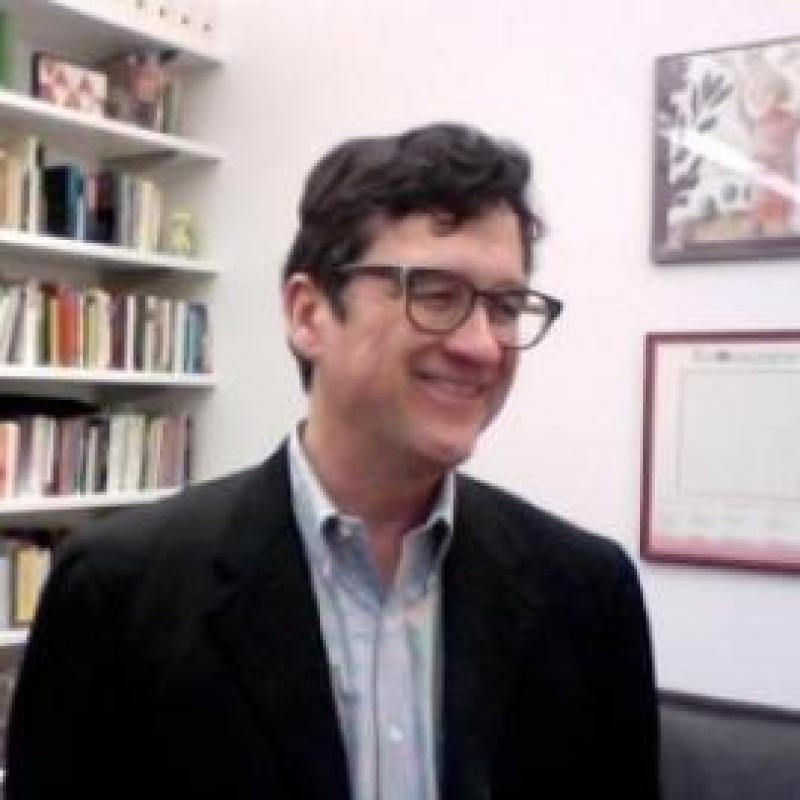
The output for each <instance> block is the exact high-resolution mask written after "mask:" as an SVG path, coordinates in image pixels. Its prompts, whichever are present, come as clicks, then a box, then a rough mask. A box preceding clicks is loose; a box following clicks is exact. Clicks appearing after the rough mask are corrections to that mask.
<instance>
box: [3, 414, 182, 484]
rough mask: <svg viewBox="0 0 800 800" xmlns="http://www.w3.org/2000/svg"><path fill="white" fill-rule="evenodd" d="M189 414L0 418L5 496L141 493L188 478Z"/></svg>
mask: <svg viewBox="0 0 800 800" xmlns="http://www.w3.org/2000/svg"><path fill="white" fill-rule="evenodd" d="M190 451H191V417H190V416H189V415H188V414H186V413H180V414H176V415H171V416H170V415H161V414H145V413H141V412H135V411H107V412H100V413H97V414H92V415H87V416H69V417H53V416H48V415H45V414H31V415H23V416H19V417H16V418H14V419H6V420H5V421H3V422H0V498H6V499H8V498H13V497H50V496H69V495H81V494H95V493H118V492H140V491H147V490H153V489H163V488H169V487H178V486H182V485H184V484H185V483H186V482H187V481H188V479H189V471H190V463H191V459H190Z"/></svg>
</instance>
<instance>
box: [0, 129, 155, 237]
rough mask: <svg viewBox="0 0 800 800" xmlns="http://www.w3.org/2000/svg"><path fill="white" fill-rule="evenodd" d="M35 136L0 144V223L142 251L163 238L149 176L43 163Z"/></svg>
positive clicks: (8, 140)
mask: <svg viewBox="0 0 800 800" xmlns="http://www.w3.org/2000/svg"><path fill="white" fill-rule="evenodd" d="M45 158H46V156H45V150H44V146H43V145H42V143H41V141H40V140H39V138H38V137H36V136H33V135H23V136H15V137H12V138H10V139H7V140H5V141H4V142H3V143H2V144H0V225H2V226H4V227H7V228H12V229H14V230H21V231H26V232H28V233H45V234H49V235H52V236H61V237H66V238H69V239H77V240H81V241H87V242H95V243H98V244H114V245H120V246H122V247H129V248H132V249H134V250H138V251H140V252H144V253H150V252H155V251H157V250H158V249H159V245H160V241H161V227H162V226H161V219H162V215H163V197H162V191H161V189H160V187H159V186H158V185H157V184H156V183H154V182H153V181H151V180H148V179H146V178H142V177H140V176H137V175H132V174H129V173H126V172H119V171H115V170H110V169H100V170H97V171H93V172H92V171H85V170H83V169H82V168H81V167H79V166H78V165H77V164H59V165H53V166H45Z"/></svg>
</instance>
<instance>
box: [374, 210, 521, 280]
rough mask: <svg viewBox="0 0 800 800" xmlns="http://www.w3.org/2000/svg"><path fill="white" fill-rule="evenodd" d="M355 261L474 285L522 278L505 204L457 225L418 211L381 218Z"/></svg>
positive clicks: (515, 226) (514, 224) (517, 237)
mask: <svg viewBox="0 0 800 800" xmlns="http://www.w3.org/2000/svg"><path fill="white" fill-rule="evenodd" d="M361 260H362V261H364V262H365V263H367V262H370V261H371V262H373V263H391V264H402V265H405V266H422V267H438V268H442V269H451V270H454V271H456V272H459V273H461V274H463V275H465V276H467V277H470V278H472V279H474V280H478V281H480V282H495V281H506V280H508V281H515V282H519V280H520V279H521V278H523V279H524V276H525V270H524V251H523V247H522V233H521V228H520V224H519V220H518V219H517V215H516V214H515V213H514V212H513V211H512V210H511V209H510V208H509V207H507V206H505V205H503V206H497V207H495V208H492V209H489V210H487V211H486V212H484V213H482V214H481V215H479V216H476V217H470V218H468V219H465V220H464V221H462V222H461V223H459V224H458V225H457V226H453V225H452V224H449V223H448V220H447V219H446V217H443V216H442V215H439V214H432V213H422V212H417V213H414V214H409V215H408V216H406V217H402V218H401V219H396V220H392V219H385V220H381V221H379V222H378V223H377V224H376V227H375V231H374V234H373V237H372V242H371V244H370V245H369V247H368V248H367V250H366V252H365V253H364V255H363V256H362V258H361Z"/></svg>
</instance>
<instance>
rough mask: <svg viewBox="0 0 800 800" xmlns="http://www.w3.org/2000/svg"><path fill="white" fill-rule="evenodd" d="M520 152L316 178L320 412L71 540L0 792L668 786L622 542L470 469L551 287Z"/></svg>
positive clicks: (458, 134) (299, 319) (304, 287)
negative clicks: (251, 464) (279, 440)
mask: <svg viewBox="0 0 800 800" xmlns="http://www.w3.org/2000/svg"><path fill="white" fill-rule="evenodd" d="M528 174H529V165H528V160H527V157H526V156H525V155H524V154H523V153H522V152H521V151H519V150H518V149H517V148H516V147H513V146H511V145H507V144H503V143H499V142H496V141H494V140H492V139H490V138H488V137H487V136H485V135H484V134H482V133H480V132H478V131H476V130H472V129H469V128H466V127H461V126H457V125H434V126H430V127H426V128H421V129H417V130H412V131H410V132H408V133H405V134H403V135H401V136H396V137H386V138H373V139H358V140H354V141H350V142H347V143H345V144H343V145H341V146H340V147H338V148H336V149H335V150H333V151H332V152H331V153H330V154H328V155H327V156H326V157H325V158H323V159H322V161H321V162H320V163H319V164H318V165H317V166H316V167H315V169H314V170H313V172H312V173H311V175H310V177H309V179H308V182H307V185H306V189H305V193H304V196H303V199H302V202H301V206H300V229H299V232H298V234H297V237H296V240H295V243H294V245H293V247H292V249H291V252H290V254H289V257H288V260H287V264H286V268H285V273H284V305H285V313H286V320H287V332H288V339H289V344H290V346H291V349H292V351H293V353H294V354H295V356H296V357H297V359H298V362H299V365H300V372H301V376H302V379H303V383H304V386H305V387H306V389H307V392H308V400H309V407H308V415H307V418H306V420H305V421H304V422H303V423H302V424H301V425H300V426H299V427H298V429H297V430H296V431H293V432H292V434H291V435H290V437H289V440H288V442H287V443H285V444H284V445H283V446H282V447H281V448H280V449H279V450H278V451H277V452H276V453H275V454H273V455H272V456H271V457H270V458H269V459H268V460H267V461H266V462H265V463H264V464H263V465H261V466H259V467H257V468H255V469H251V470H247V471H245V472H243V473H241V474H238V475H234V476H232V477H228V478H225V479H222V480H218V481H214V482H211V483H208V484H206V485H202V486H197V487H194V488H192V489H189V490H188V491H186V492H184V493H183V495H181V496H180V497H178V498H176V499H173V500H170V501H168V502H166V503H163V504H158V505H154V506H152V507H150V508H145V509H139V510H135V511H131V512H126V513H125V514H122V515H119V516H116V517H113V518H112V519H110V520H109V521H107V522H101V523H99V524H98V525H97V526H96V527H95V528H94V530H92V531H89V532H87V533H86V534H83V535H80V536H76V537H75V538H74V539H73V540H72V541H71V542H70V543H69V544H68V545H67V546H66V547H65V549H64V550H63V552H62V553H61V556H60V558H59V561H58V565H57V566H56V568H55V570H54V572H53V575H52V577H51V580H50V581H49V584H48V587H47V589H46V592H45V594H44V597H43V600H42V604H41V608H40V613H39V615H38V619H37V621H36V624H35V626H34V629H33V632H32V636H31V639H30V643H29V648H28V652H27V658H26V662H25V665H24V668H23V671H22V675H21V679H20V682H19V688H18V693H17V696H16V700H15V703H14V709H13V719H12V730H11V735H10V769H9V776H8V786H7V790H8V796H9V797H10V798H11V800H15V798H23V797H24V798H51V797H52V798H55V797H57V796H58V797H74V798H99V797H107V796H113V797H117V798H119V797H124V798H128V797H131V798H133V797H137V798H146V797H148V798H149V797H164V798H181V799H184V798H212V797H213V798H218V797H223V796H224V797H232V798H253V799H254V800H255V798H259V800H265V799H266V798H269V799H270V800H275V798H282V799H283V798H285V800H305V799H306V798H309V799H312V798H319V799H320V800H322V799H323V798H324V799H325V800H335V799H336V798H342V800H343V799H344V798H354V799H355V800H418V799H419V800H431V798H436V797H441V798H446V799H447V800H471V799H474V800H478V798H483V799H484V800H488V798H493V799H494V800H498V799H500V798H529V797H541V798H559V799H563V798H575V799H576V800H578V798H580V799H581V800H585V798H588V797H601V796H602V797H614V798H616V799H617V800H619V798H630V799H631V800H647V798H653V797H655V796H656V794H657V791H656V782H657V779H656V739H657V736H656V717H655V702H654V689H653V673H652V665H651V657H650V649H649V642H648V633H647V625H646V618H645V613H644V609H643V606H642V600H641V596H640V592H639V588H638V583H637V579H636V576H635V572H634V569H633V567H632V565H631V563H630V562H629V560H628V559H627V558H626V557H625V556H624V554H623V553H622V551H621V550H620V548H619V547H618V546H616V545H615V544H612V543H611V542H608V541H606V540H603V539H600V538H598V537H595V536H593V535H590V534H587V533H584V532H581V531H579V530H577V529H575V528H574V527H573V526H571V525H570V524H568V523H566V522H563V521H561V520H559V519H557V518H555V517H553V516H551V515H549V514H547V513H545V512H543V511H541V510H538V509H536V508H534V507H533V506H531V505H528V504H527V503H525V502H523V501H522V500H519V499H516V498H514V497H512V496H510V495H508V494H506V493H504V492H501V491H500V490H498V489H495V488H491V487H489V486H487V485H485V484H482V483H479V482H477V481H474V480H470V479H468V478H466V477H461V476H457V475H456V474H455V472H454V469H455V467H456V466H457V465H458V464H460V463H462V462H463V461H464V460H465V459H466V458H467V457H468V456H469V455H470V453H471V451H472V449H473V447H474V445H475V442H476V440H477V437H478V436H479V434H480V432H481V431H482V430H483V429H484V428H485V427H486V426H487V425H488V424H489V422H490V421H491V420H492V419H493V418H494V416H495V415H496V414H497V413H498V412H499V410H500V408H501V406H502V405H503V401H504V400H505V397H506V394H507V393H508V390H509V388H510V386H511V383H512V379H513V377H514V372H515V369H516V366H517V362H518V359H519V358H520V354H521V352H522V351H523V350H524V349H525V348H526V347H528V346H531V345H534V344H536V343H537V342H538V341H539V339H540V338H541V337H542V336H543V335H544V333H545V332H546V331H547V329H548V327H549V326H550V324H551V323H552V322H553V321H554V319H555V318H556V317H557V315H558V313H559V310H560V303H559V302H558V301H557V300H555V299H553V298H550V297H548V296H546V295H544V294H541V293H539V292H537V291H535V290H533V289H530V288H528V279H529V277H530V272H531V261H532V258H531V242H532V240H533V239H534V238H535V236H536V234H537V232H538V229H539V227H540V226H539V223H538V220H537V219H536V217H535V216H534V215H533V214H532V213H531V212H530V210H529V208H528V206H527V204H526V201H525V189H526V184H527V180H528Z"/></svg>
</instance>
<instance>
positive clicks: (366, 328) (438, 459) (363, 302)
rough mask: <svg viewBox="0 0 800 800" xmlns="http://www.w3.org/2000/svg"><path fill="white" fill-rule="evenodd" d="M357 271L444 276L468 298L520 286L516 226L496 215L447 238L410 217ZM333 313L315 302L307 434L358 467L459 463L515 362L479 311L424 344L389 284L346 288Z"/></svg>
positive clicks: (386, 234)
mask: <svg viewBox="0 0 800 800" xmlns="http://www.w3.org/2000/svg"><path fill="white" fill-rule="evenodd" d="M359 263H363V264H397V265H405V266H416V267H434V268H438V269H447V270H451V271H453V272H456V273H458V274H460V275H462V276H464V277H465V278H467V279H468V280H469V281H471V282H472V283H473V284H474V285H475V286H477V287H478V288H491V287H508V286H520V285H524V284H525V283H526V279H525V274H524V269H523V250H522V242H521V237H520V228H519V223H518V221H517V217H516V215H515V214H514V213H513V212H512V211H511V210H510V209H509V208H508V207H506V206H500V207H498V208H497V209H495V210H492V211H487V212H486V213H485V214H484V215H482V216H480V217H478V218H476V219H473V220H468V221H466V222H464V223H463V224H462V225H460V226H459V227H457V228H455V229H453V230H444V229H443V228H442V226H441V223H440V222H439V223H438V224H437V221H436V219H435V218H434V217H433V216H432V215H429V214H421V213H419V214H414V215H411V216H408V217H405V218H403V219H401V220H398V221H389V222H385V223H383V225H382V226H381V227H380V228H379V231H378V234H377V236H376V237H375V239H374V241H373V243H372V245H371V246H370V247H369V249H368V250H367V252H366V253H364V255H363V256H362V258H361V259H359ZM342 303H343V305H344V308H345V315H344V318H343V319H342V318H340V317H338V316H337V315H336V314H335V313H334V311H333V310H332V309H331V308H330V306H329V305H328V303H327V301H325V303H324V307H323V306H320V308H318V309H317V312H318V316H317V318H316V321H317V323H318V324H317V340H316V343H315V344H316V352H315V354H314V361H315V371H314V380H313V384H312V388H311V398H310V399H311V412H310V414H311V418H312V423H313V424H317V425H318V427H320V424H321V429H322V430H327V431H329V432H337V434H338V435H341V436H344V437H346V438H345V439H344V441H347V442H348V447H354V450H355V452H358V453H360V454H361V455H362V456H369V457H374V458H382V459H386V458H395V459H398V460H399V461H400V462H401V463H402V464H403V465H404V467H407V468H408V469H410V470H415V469H417V468H421V469H428V470H430V469H433V470H437V471H440V470H442V469H447V468H450V467H452V466H454V465H456V464H458V463H459V462H461V461H463V460H464V459H466V458H467V457H468V456H469V455H470V453H471V452H472V450H473V448H474V446H475V443H476V440H477V437H478V435H479V433H480V432H481V431H482V430H483V429H484V428H485V427H486V426H487V425H488V423H489V422H490V421H491V420H492V419H493V418H494V417H495V415H496V414H497V413H498V411H499V410H500V408H501V407H502V405H503V402H504V401H505V398H506V395H507V394H508V391H509V388H510V386H511V382H512V379H513V377H514V372H515V369H516V362H517V353H516V352H515V351H513V350H506V349H503V348H501V347H500V345H499V344H498V343H497V341H496V339H495V337H494V334H493V332H492V330H491V329H490V327H489V324H488V321H487V318H486V316H485V311H484V308H483V305H482V304H481V303H477V304H476V308H475V309H474V311H473V313H472V315H471V316H470V317H469V318H468V319H467V320H466V321H465V322H464V324H463V325H461V326H460V327H459V328H457V329H456V330H455V331H453V332H451V333H449V334H444V335H441V334H440V335H435V334H429V333H424V332H421V331H419V330H417V329H416V328H415V327H414V326H413V325H412V323H411V322H410V321H409V320H408V318H407V316H406V311H405V301H404V298H403V295H402V292H401V291H399V290H398V288H397V286H396V285H395V284H393V283H392V282H391V281H390V280H387V279H384V278H380V277H375V276H359V277H353V278H352V279H351V280H350V281H349V282H348V283H347V285H346V288H345V290H344V292H343V295H342ZM315 416H316V419H313V418H314V417H315ZM334 440H335V437H334ZM339 441H343V439H341V438H340V439H339Z"/></svg>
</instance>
